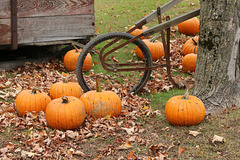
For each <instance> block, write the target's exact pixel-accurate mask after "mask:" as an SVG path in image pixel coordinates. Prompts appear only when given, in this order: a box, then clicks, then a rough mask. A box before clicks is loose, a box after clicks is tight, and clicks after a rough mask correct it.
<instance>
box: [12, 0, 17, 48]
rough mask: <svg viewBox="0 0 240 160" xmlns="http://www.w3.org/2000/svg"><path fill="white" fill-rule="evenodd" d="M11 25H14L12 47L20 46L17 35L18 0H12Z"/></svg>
mask: <svg viewBox="0 0 240 160" xmlns="http://www.w3.org/2000/svg"><path fill="white" fill-rule="evenodd" d="M11 27H12V49H13V50H16V49H17V48H18V35H17V0H11Z"/></svg>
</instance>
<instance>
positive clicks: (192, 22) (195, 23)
mask: <svg viewBox="0 0 240 160" xmlns="http://www.w3.org/2000/svg"><path fill="white" fill-rule="evenodd" d="M199 24H200V23H199V20H198V18H197V17H194V18H191V19H188V20H186V21H184V22H182V23H179V24H178V31H179V32H180V33H183V34H186V35H195V34H197V33H198V32H199Z"/></svg>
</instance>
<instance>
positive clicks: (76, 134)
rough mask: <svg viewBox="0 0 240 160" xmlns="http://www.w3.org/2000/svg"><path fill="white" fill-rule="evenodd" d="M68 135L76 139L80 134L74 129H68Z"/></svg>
mask: <svg viewBox="0 0 240 160" xmlns="http://www.w3.org/2000/svg"><path fill="white" fill-rule="evenodd" d="M66 135H67V136H68V137H69V138H72V139H76V138H77V137H78V136H79V134H78V132H74V131H72V130H67V131H66Z"/></svg>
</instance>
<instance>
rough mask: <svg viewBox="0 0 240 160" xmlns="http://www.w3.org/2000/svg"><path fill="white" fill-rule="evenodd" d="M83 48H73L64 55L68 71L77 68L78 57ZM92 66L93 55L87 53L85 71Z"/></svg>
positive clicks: (84, 63) (84, 64)
mask: <svg viewBox="0 0 240 160" xmlns="http://www.w3.org/2000/svg"><path fill="white" fill-rule="evenodd" d="M81 51H82V49H72V50H70V51H68V52H67V53H66V54H65V56H64V67H65V68H66V69H67V70H68V71H75V70H76V64H77V60H78V57H79V55H80V53H81ZM91 67H92V56H91V54H89V53H88V54H87V56H86V58H85V60H84V62H83V71H88V70H90V69H91Z"/></svg>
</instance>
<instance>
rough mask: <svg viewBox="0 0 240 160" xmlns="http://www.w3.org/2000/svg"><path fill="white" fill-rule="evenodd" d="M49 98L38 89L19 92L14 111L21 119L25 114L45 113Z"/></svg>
mask: <svg viewBox="0 0 240 160" xmlns="http://www.w3.org/2000/svg"><path fill="white" fill-rule="evenodd" d="M50 101H51V98H50V97H49V96H48V95H47V94H46V93H44V92H42V91H41V90H40V89H38V88H33V89H32V90H23V91H21V92H20V93H19V94H18V95H17V98H16V110H17V112H18V115H19V116H20V117H22V116H23V115H24V114H25V113H26V112H35V113H38V112H40V111H45V109H46V107H47V105H48V103H49V102H50Z"/></svg>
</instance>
